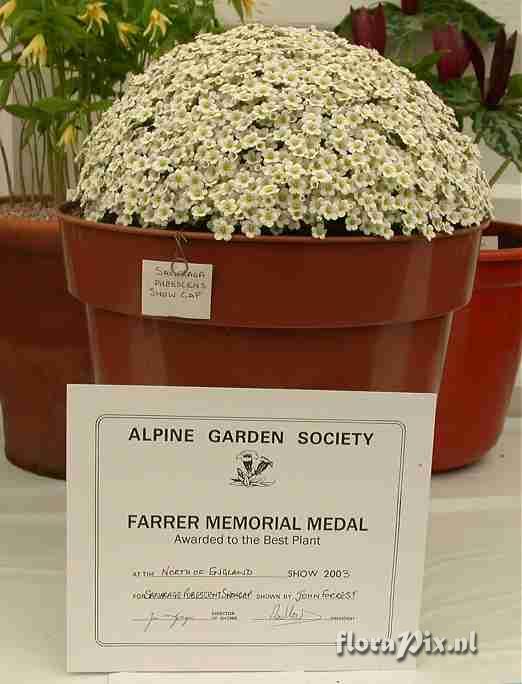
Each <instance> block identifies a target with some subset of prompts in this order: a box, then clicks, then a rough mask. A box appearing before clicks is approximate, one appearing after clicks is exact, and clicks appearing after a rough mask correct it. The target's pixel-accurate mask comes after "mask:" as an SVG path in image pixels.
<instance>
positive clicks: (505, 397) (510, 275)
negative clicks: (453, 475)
mask: <svg viewBox="0 0 522 684" xmlns="http://www.w3.org/2000/svg"><path fill="white" fill-rule="evenodd" d="M463 41H464V45H463V48H464V50H466V51H467V53H468V54H469V59H470V60H471V62H472V65H473V70H474V73H475V77H473V76H471V77H464V76H462V74H460V75H457V76H456V78H455V79H451V80H448V81H446V82H445V83H437V84H436V85H435V87H436V89H437V91H438V92H439V93H440V95H441V96H442V97H443V98H444V99H445V100H446V101H447V102H448V104H449V105H450V106H452V107H453V109H454V110H455V113H456V115H457V116H458V118H459V120H460V121H461V122H462V124H464V123H466V122H471V125H472V127H473V131H474V133H475V141H476V142H479V141H482V142H483V143H484V144H485V145H487V146H488V147H489V148H490V149H492V150H493V151H494V152H496V153H497V155H498V156H499V157H500V158H501V160H502V162H501V164H500V167H499V169H498V171H497V172H496V173H495V174H494V175H493V177H492V178H491V180H490V185H491V187H493V186H494V185H495V183H497V182H498V181H499V180H500V179H501V177H502V175H503V174H504V172H505V171H506V170H507V169H508V167H509V166H511V165H515V167H516V168H517V169H518V170H519V171H522V74H511V71H512V66H513V58H514V54H515V48H516V42H517V33H516V32H515V33H513V34H512V35H511V36H510V37H509V38H508V37H507V36H506V33H505V31H504V29H500V31H499V32H498V34H497V39H496V42H495V50H494V55H493V61H492V65H491V72H490V75H489V79H487V80H486V65H485V60H484V56H483V54H482V51H481V49H480V47H479V45H478V44H477V42H476V41H475V40H474V39H473V37H472V36H471V35H469V34H468V33H466V32H465V33H464V34H463ZM486 235H488V236H496V237H497V241H498V249H488V248H486V249H482V250H481V253H480V258H479V264H478V269H477V276H476V280H475V286H474V292H473V297H472V300H471V302H470V303H469V305H468V306H467V307H465V308H464V309H463V310H462V311H459V312H458V313H457V314H456V316H455V320H454V323H453V328H452V333H451V337H450V342H449V346H448V355H447V359H446V365H445V369H444V375H443V382H442V385H441V390H440V394H439V400H438V406H437V421H436V430H435V445H434V463H435V464H436V466H437V470H449V469H452V468H455V467H459V466H463V465H467V464H469V463H473V462H476V461H478V460H479V459H480V458H482V457H483V456H484V455H485V454H487V452H488V451H489V450H490V449H491V448H492V447H493V446H494V445H495V444H496V442H497V441H498V439H499V437H500V435H501V433H502V430H503V427H504V423H505V419H506V415H507V411H508V408H509V403H510V399H511V396H512V393H513V388H514V386H515V381H516V376H517V372H518V369H519V367H520V361H521V356H522V226H521V225H520V223H506V222H500V221H493V222H492V224H491V226H490V227H489V229H488V230H487V232H486Z"/></svg>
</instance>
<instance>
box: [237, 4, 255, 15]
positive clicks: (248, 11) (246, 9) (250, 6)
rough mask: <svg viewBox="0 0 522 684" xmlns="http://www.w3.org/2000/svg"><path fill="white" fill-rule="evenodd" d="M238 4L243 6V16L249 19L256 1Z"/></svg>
mask: <svg viewBox="0 0 522 684" xmlns="http://www.w3.org/2000/svg"><path fill="white" fill-rule="evenodd" d="M240 2H241V4H242V5H243V10H244V12H245V16H247V17H251V16H252V14H253V11H254V7H255V4H256V0H240Z"/></svg>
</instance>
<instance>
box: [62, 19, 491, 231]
mask: <svg viewBox="0 0 522 684" xmlns="http://www.w3.org/2000/svg"><path fill="white" fill-rule="evenodd" d="M158 25H159V24H158ZM159 28H161V27H159ZM158 30H159V29H158ZM157 32H158V31H156V33H157ZM80 161H81V163H82V168H81V173H80V180H79V183H78V187H77V189H76V191H75V192H74V193H73V194H72V195H71V196H72V197H74V199H75V200H77V201H79V203H80V205H81V208H82V211H83V215H84V216H86V217H87V218H90V219H93V220H101V219H103V217H104V216H106V215H111V214H112V215H115V216H117V217H118V220H119V221H120V222H122V223H126V224H129V225H130V224H132V225H141V226H144V227H148V226H154V225H157V226H163V227H169V226H171V225H173V224H176V225H183V226H184V227H186V228H190V226H191V224H192V225H193V224H194V223H196V222H197V223H198V225H199V223H200V222H201V221H202V220H203V221H205V222H206V225H207V227H208V229H209V230H211V231H212V232H213V233H214V235H215V236H216V238H217V239H220V240H229V239H230V238H231V237H232V234H233V233H234V231H235V230H236V229H237V231H238V232H240V233H242V234H243V235H247V236H249V237H255V236H257V235H259V234H260V232H261V229H262V227H263V226H265V227H266V228H267V229H269V230H270V231H271V232H272V233H273V234H280V233H281V232H284V231H290V230H299V229H301V228H307V230H308V233H309V234H310V233H311V234H313V235H314V236H315V237H318V238H323V237H324V236H325V235H326V230H327V228H328V225H327V224H325V221H329V220H330V221H334V220H343V221H344V222H345V224H346V229H347V230H348V231H353V230H360V231H362V232H363V233H365V234H367V235H377V236H380V237H385V238H389V237H390V236H391V235H392V234H393V231H395V232H402V233H404V234H410V233H412V232H413V231H416V232H417V233H419V234H422V235H424V236H425V237H426V238H427V239H431V238H432V237H433V236H434V235H435V234H436V233H437V232H441V231H444V232H450V231H451V230H452V229H453V228H460V227H463V226H471V225H475V224H478V223H481V222H482V221H483V220H485V219H487V218H488V217H489V216H490V214H491V211H492V203H491V193H490V190H489V187H488V183H487V179H486V177H485V175H484V173H483V172H482V171H481V170H480V167H479V162H480V157H479V152H478V149H477V147H476V146H474V145H473V143H472V142H471V141H470V140H469V138H467V137H466V136H464V135H463V134H461V133H459V132H458V130H457V127H456V121H455V117H454V115H453V113H452V112H451V110H449V109H448V108H447V107H446V106H445V105H444V104H443V103H442V101H441V100H439V99H438V98H437V97H436V96H435V95H434V94H433V92H432V91H431V90H430V88H429V87H428V86H427V85H426V84H423V83H421V82H419V81H417V80H416V79H415V77H414V76H413V75H412V74H411V73H410V72H409V71H407V70H405V69H401V68H398V67H396V66H395V65H394V64H393V63H391V62H389V61H387V60H385V59H383V58H381V57H380V56H379V55H378V54H377V53H376V52H375V51H370V50H366V49H365V48H360V47H357V46H353V45H350V44H349V43H347V42H346V41H345V40H344V39H342V38H339V37H338V36H336V35H335V34H333V33H328V32H322V31H318V30H317V29H315V28H309V29H297V28H292V27H286V28H284V27H270V26H261V25H250V26H240V27H238V28H234V29H232V30H230V31H226V32H225V33H223V34H220V35H201V36H199V37H198V38H197V39H196V40H195V41H194V42H192V43H189V44H185V45H178V46H177V47H176V48H174V49H173V50H172V51H171V52H169V53H166V54H165V55H163V56H162V57H160V58H158V59H157V60H154V61H152V62H151V63H150V65H149V66H148V68H147V70H146V72H145V73H144V74H140V75H135V76H132V77H130V78H129V79H128V82H127V83H126V86H125V90H124V93H123V95H122V97H121V98H120V99H119V100H117V101H116V102H115V103H114V105H113V107H112V108H111V109H110V110H109V111H107V112H105V113H104V114H103V115H102V116H101V118H100V121H99V123H98V125H97V126H95V128H94V129H93V131H92V132H91V134H90V135H89V136H88V138H87V140H86V142H85V144H84V146H83V148H82V152H81V158H80Z"/></svg>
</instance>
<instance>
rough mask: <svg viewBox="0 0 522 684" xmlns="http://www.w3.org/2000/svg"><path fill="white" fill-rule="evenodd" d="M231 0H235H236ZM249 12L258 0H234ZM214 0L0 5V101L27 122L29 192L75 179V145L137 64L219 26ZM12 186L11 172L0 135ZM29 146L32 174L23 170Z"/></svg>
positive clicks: (56, 195) (58, 192) (35, 0)
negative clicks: (255, 0) (26, 162)
mask: <svg viewBox="0 0 522 684" xmlns="http://www.w3.org/2000/svg"><path fill="white" fill-rule="evenodd" d="M231 1H232V0H231ZM232 4H233V5H234V6H235V7H236V10H238V11H240V14H241V16H246V14H248V12H249V11H251V9H252V6H253V0H233V1H232ZM222 30H223V27H222V25H221V23H220V22H219V20H218V19H217V17H216V13H215V8H214V0H174V1H173V0H106V1H105V2H86V1H85V0H60V1H57V0H8V1H7V2H4V3H3V4H1V5H0V41H1V43H3V47H2V49H1V52H0V56H1V61H0V109H4V110H6V111H7V112H8V113H9V114H11V115H13V116H14V117H17V118H18V119H19V120H20V121H21V127H20V139H19V144H18V160H17V161H18V166H19V173H18V176H19V179H20V183H21V185H22V192H23V194H24V195H32V196H34V195H43V194H44V193H45V192H46V191H49V192H50V193H51V195H52V198H53V199H54V200H55V201H56V202H59V201H61V200H63V199H64V198H65V195H66V189H67V188H68V187H70V186H71V185H74V184H75V182H76V179H77V174H78V169H77V168H76V164H75V162H74V159H75V157H76V153H77V146H78V144H79V143H80V142H81V140H82V139H83V138H84V137H85V135H87V134H88V133H89V131H90V130H91V129H92V127H93V125H94V123H95V122H96V121H97V119H98V116H99V113H100V112H101V111H104V110H105V109H107V108H108V107H109V106H110V105H111V103H112V102H113V100H114V98H115V97H116V96H117V95H118V94H119V93H120V91H121V89H122V86H123V84H124V82H125V79H126V77H127V75H128V74H129V73H139V72H141V71H143V70H144V68H145V67H146V66H147V65H148V63H149V62H150V61H151V60H152V59H154V58H155V57H157V56H158V55H160V54H162V53H163V52H165V51H167V50H169V49H171V48H172V47H173V46H174V45H177V44H180V43H185V42H188V41H190V40H192V39H193V38H194V37H195V36H196V35H198V34H199V33H202V32H213V33H216V32H220V31H222ZM0 154H1V158H2V161H3V167H4V170H5V173H6V176H7V184H8V187H9V192H10V194H11V196H12V195H13V173H12V171H13V170H12V169H10V168H9V164H8V160H7V156H6V153H5V150H4V148H3V146H2V143H1V141H0ZM24 154H25V155H28V156H29V160H30V169H31V171H30V177H29V178H28V179H27V181H26V180H25V178H24V169H23V159H24Z"/></svg>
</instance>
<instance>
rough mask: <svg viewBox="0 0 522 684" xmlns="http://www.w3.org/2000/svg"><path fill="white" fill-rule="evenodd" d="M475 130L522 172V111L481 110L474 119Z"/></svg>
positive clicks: (493, 148) (488, 144)
mask: <svg viewBox="0 0 522 684" xmlns="http://www.w3.org/2000/svg"><path fill="white" fill-rule="evenodd" d="M473 130H474V131H475V133H476V134H477V135H478V136H480V137H481V138H482V139H483V140H484V142H485V143H486V145H487V146H488V147H490V148H491V149H492V150H494V151H495V152H496V153H497V154H499V155H500V156H501V157H503V158H504V159H506V160H508V159H509V160H511V161H512V162H513V163H514V164H515V165H516V166H517V168H518V170H519V171H521V172H522V109H512V110H509V109H503V110H498V111H495V110H489V109H484V108H483V109H480V110H478V111H477V112H476V113H475V115H474V117H473Z"/></svg>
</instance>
